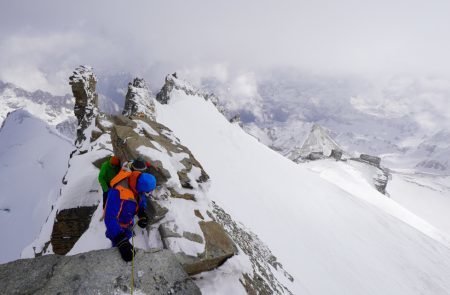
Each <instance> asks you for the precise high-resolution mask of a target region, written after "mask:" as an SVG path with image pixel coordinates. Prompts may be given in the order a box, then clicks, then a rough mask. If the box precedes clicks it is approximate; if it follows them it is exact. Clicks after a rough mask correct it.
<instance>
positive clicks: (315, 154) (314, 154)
mask: <svg viewBox="0 0 450 295" xmlns="http://www.w3.org/2000/svg"><path fill="white" fill-rule="evenodd" d="M305 158H306V159H307V160H310V161H315V160H320V159H323V158H325V156H324V154H323V153H322V152H311V153H310V154H309V155H307V156H306V157H305Z"/></svg>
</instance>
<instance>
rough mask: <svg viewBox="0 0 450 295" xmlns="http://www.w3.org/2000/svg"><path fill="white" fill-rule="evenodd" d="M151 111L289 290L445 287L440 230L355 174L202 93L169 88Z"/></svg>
mask: <svg viewBox="0 0 450 295" xmlns="http://www.w3.org/2000/svg"><path fill="white" fill-rule="evenodd" d="M157 114H158V116H157V119H158V121H160V122H161V123H163V124H165V125H166V126H168V127H169V128H171V129H172V130H173V131H174V132H175V134H176V135H177V136H178V137H179V138H180V140H181V141H182V142H183V143H184V144H186V146H188V147H189V149H191V151H192V152H193V154H194V155H195V157H196V158H197V159H198V160H199V161H200V162H201V163H202V165H203V167H204V168H205V170H206V172H207V173H208V174H209V175H210V176H211V188H210V192H209V196H210V198H211V199H213V200H214V201H216V202H217V203H218V204H219V205H220V206H222V207H223V208H224V209H225V210H227V211H228V212H229V213H230V214H231V215H232V216H233V217H234V218H235V219H236V220H239V221H241V222H243V223H244V224H245V225H246V226H248V227H249V228H250V229H251V230H253V231H254V232H255V233H257V234H258V235H259V237H260V238H261V239H262V240H263V241H264V242H265V243H267V245H268V246H269V247H270V248H271V249H272V251H273V252H274V254H275V255H276V256H277V257H278V259H279V260H280V262H282V263H283V264H284V267H285V268H286V270H287V271H289V272H290V273H291V274H292V275H293V276H294V278H295V282H294V283H295V286H294V288H295V289H294V290H293V291H294V293H295V294H358V295H359V294H396V295H397V294H408V295H409V294H449V293H450V280H449V279H448V278H449V277H450V249H449V243H448V240H447V239H446V237H445V234H444V233H442V232H441V231H439V230H437V229H436V228H434V227H433V226H431V225H430V224H429V223H427V222H425V221H423V220H422V219H420V218H419V217H417V216H415V215H414V214H412V213H411V212H409V211H407V210H405V209H404V208H402V207H401V206H399V205H398V204H397V203H395V202H394V201H392V200H390V199H387V198H386V197H385V196H383V195H382V194H380V193H378V192H377V191H375V189H374V188H373V187H372V188H371V187H370V186H369V185H368V184H367V185H366V184H364V183H361V180H360V179H357V178H356V179H355V178H353V176H355V175H354V174H353V175H352V174H351V173H350V174H348V175H342V169H341V170H340V168H339V167H337V168H333V167H325V168H324V167H319V168H317V169H314V167H308V166H307V165H297V164H295V163H293V162H292V161H290V160H288V159H286V158H283V157H282V156H281V155H279V154H278V153H276V152H275V151H273V150H270V149H269V148H267V147H266V146H264V145H262V144H261V143H259V142H258V141H257V140H256V139H255V138H253V137H252V136H249V135H248V134H246V133H245V132H244V131H243V130H242V129H241V128H240V127H239V126H238V125H233V124H230V123H229V122H228V121H227V120H226V119H225V118H224V117H223V116H222V115H221V114H220V113H219V112H218V111H217V110H216V108H215V107H214V105H213V104H212V103H211V102H210V101H205V100H204V99H203V98H202V97H200V96H187V95H186V94H185V93H184V92H182V91H178V90H174V91H173V92H172V95H171V100H170V101H169V104H168V105H161V104H157ZM311 165H314V164H311ZM324 170H326V171H328V172H326V173H324ZM338 176H340V177H338Z"/></svg>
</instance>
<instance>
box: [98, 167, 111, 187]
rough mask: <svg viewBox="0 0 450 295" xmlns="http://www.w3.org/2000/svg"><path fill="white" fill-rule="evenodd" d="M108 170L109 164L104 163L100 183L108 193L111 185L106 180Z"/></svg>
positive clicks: (99, 178)
mask: <svg viewBox="0 0 450 295" xmlns="http://www.w3.org/2000/svg"><path fill="white" fill-rule="evenodd" d="M107 169H108V167H107V163H103V164H102V167H100V173H99V174H98V182H99V183H100V185H101V187H102V190H103V192H106V191H108V189H109V185H108V183H107V182H106V180H105V175H106V170H107Z"/></svg>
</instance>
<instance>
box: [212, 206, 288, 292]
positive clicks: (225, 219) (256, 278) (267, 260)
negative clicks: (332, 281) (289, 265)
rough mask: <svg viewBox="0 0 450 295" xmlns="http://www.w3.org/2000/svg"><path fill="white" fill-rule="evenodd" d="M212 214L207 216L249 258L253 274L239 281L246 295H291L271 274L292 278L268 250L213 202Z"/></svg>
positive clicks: (246, 274)
mask: <svg viewBox="0 0 450 295" xmlns="http://www.w3.org/2000/svg"><path fill="white" fill-rule="evenodd" d="M213 208H214V210H213V212H212V213H211V212H208V215H209V216H210V217H211V218H212V219H214V220H215V221H216V222H217V223H219V224H220V225H222V226H223V228H224V229H225V231H226V232H227V233H228V235H229V236H230V237H231V238H232V239H233V241H234V242H235V243H236V244H237V245H238V246H239V248H240V249H242V251H243V252H244V253H245V254H246V255H247V256H248V257H249V259H250V262H251V264H252V268H253V273H245V274H244V276H243V278H242V279H241V284H242V285H243V286H244V288H245V290H246V292H247V294H292V292H291V291H290V290H289V289H288V288H287V287H286V286H284V285H283V284H282V283H281V282H280V281H279V280H278V279H277V277H276V276H275V274H274V273H273V269H276V270H277V271H278V272H281V273H282V274H283V275H284V276H285V277H286V278H287V279H288V280H290V281H293V280H294V279H293V277H292V276H291V275H290V274H289V273H288V272H287V271H285V270H284V269H283V266H282V265H281V264H280V263H279V262H278V261H277V258H276V257H275V256H274V255H273V254H272V252H271V251H270V249H269V248H268V247H267V246H266V245H264V243H263V242H262V241H261V240H260V239H259V238H258V237H257V236H256V235H255V234H253V233H252V232H250V231H248V230H246V229H245V228H243V227H242V225H239V224H238V223H236V222H235V221H234V220H233V219H232V218H231V216H230V215H229V214H227V213H226V212H225V211H224V210H223V209H222V208H220V207H219V206H218V205H217V204H215V203H214V202H213Z"/></svg>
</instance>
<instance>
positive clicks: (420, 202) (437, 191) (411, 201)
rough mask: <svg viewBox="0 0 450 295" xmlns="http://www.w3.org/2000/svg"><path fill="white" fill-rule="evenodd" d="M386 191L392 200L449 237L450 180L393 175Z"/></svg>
mask: <svg viewBox="0 0 450 295" xmlns="http://www.w3.org/2000/svg"><path fill="white" fill-rule="evenodd" d="M387 191H388V193H389V195H390V196H391V198H392V199H393V200H394V201H396V202H398V203H399V204H401V205H402V206H404V207H405V208H407V209H408V210H410V211H411V212H414V213H415V214H417V215H418V216H420V217H422V218H423V219H425V220H427V221H428V222H430V223H431V224H432V225H433V226H435V227H436V228H438V229H440V230H442V231H443V232H445V233H446V234H447V235H449V236H450V214H449V212H450V211H449V210H450V177H449V176H439V175H431V174H418V173H415V174H413V173H399V172H396V173H393V174H392V179H391V180H390V181H389V182H388V186H387Z"/></svg>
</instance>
